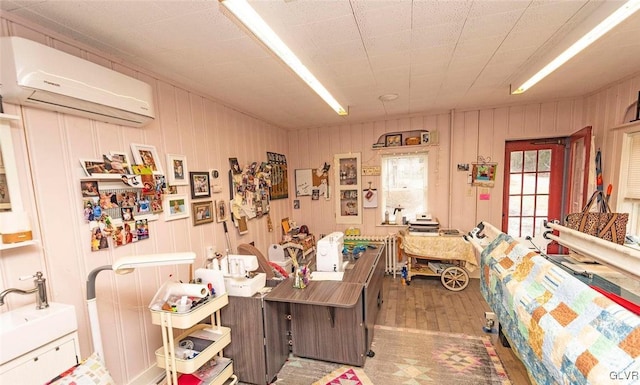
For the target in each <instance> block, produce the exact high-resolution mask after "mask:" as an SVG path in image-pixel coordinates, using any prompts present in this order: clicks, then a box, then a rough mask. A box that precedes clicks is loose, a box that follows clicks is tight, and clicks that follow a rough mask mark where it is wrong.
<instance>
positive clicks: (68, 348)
mask: <svg viewBox="0 0 640 385" xmlns="http://www.w3.org/2000/svg"><path fill="white" fill-rule="evenodd" d="M79 355H80V347H79V345H78V333H76V332H73V333H70V334H67V335H66V336H64V337H60V338H58V339H57V340H54V341H52V342H50V343H48V344H46V345H44V346H41V347H39V348H38V349H35V350H33V351H31V352H29V353H27V354H25V355H22V356H20V357H18V358H16V359H14V360H11V361H9V362H7V363H5V364H3V365H1V366H0V384H26V383H27V382H28V383H31V384H44V383H46V382H48V381H49V380H51V379H53V378H54V377H55V376H57V375H59V374H60V373H62V372H64V371H65V370H67V369H69V368H71V367H72V366H74V365H76V364H77V363H78V357H79Z"/></svg>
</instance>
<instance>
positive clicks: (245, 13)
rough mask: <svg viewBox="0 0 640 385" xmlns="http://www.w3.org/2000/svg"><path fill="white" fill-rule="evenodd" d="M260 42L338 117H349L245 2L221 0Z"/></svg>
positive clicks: (240, 0) (243, 0)
mask: <svg viewBox="0 0 640 385" xmlns="http://www.w3.org/2000/svg"><path fill="white" fill-rule="evenodd" d="M219 1H220V3H221V4H222V5H224V6H225V7H226V8H227V9H228V10H229V11H231V13H233V15H234V16H235V17H236V18H237V19H238V20H240V22H242V24H244V26H245V27H247V28H248V29H249V30H250V31H251V32H252V33H253V34H254V35H255V36H256V37H257V38H258V39H259V40H260V41H262V42H263V43H264V44H265V45H266V46H267V47H268V48H269V49H270V50H271V51H272V52H273V53H274V54H276V55H277V56H278V57H279V58H280V59H281V60H282V61H283V62H284V63H285V64H286V65H287V66H289V68H291V69H292V70H293V72H295V73H296V75H298V76H299V77H300V79H302V80H303V81H304V82H305V83H307V85H309V87H311V89H312V90H314V91H315V92H316V93H317V94H318V95H319V96H320V97H321V98H322V99H323V100H324V101H325V102H326V103H327V104H328V105H329V106H331V108H332V109H333V110H334V111H335V112H336V113H338V115H348V112H347V110H345V109H344V108H343V107H342V106H341V105H340V103H338V101H337V100H336V99H335V98H334V97H333V96H332V95H331V94H330V93H329V91H327V89H326V88H324V86H323V85H322V84H321V83H320V81H318V79H316V77H315V76H313V74H312V73H311V71H309V70H308V69H307V67H306V66H305V65H304V64H302V62H301V61H300V59H298V57H297V56H296V55H295V54H294V53H293V52H292V51H291V49H289V47H287V45H286V44H284V42H283V41H282V40H281V39H280V37H279V36H278V35H277V34H276V33H275V32H273V30H272V29H271V27H269V25H267V23H265V21H264V20H263V19H262V18H261V17H260V15H258V13H257V12H256V11H255V10H254V9H253V8H252V7H251V6H250V5H249V3H247V2H246V1H245V0H219Z"/></svg>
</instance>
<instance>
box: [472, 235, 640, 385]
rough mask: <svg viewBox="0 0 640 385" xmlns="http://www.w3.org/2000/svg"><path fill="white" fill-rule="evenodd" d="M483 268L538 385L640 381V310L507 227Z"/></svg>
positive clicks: (487, 289) (486, 290)
mask: <svg viewBox="0 0 640 385" xmlns="http://www.w3.org/2000/svg"><path fill="white" fill-rule="evenodd" d="M480 267H481V274H480V275H481V284H480V288H481V292H482V295H483V297H484V298H485V300H486V301H487V303H488V304H489V306H490V307H491V309H492V310H493V311H494V312H495V313H496V315H497V317H498V320H499V322H500V324H501V326H502V330H503V332H504V333H505V335H506V336H507V337H508V338H509V341H510V343H511V347H512V349H514V350H515V353H516V354H517V355H518V356H519V357H520V359H521V360H522V362H523V364H524V365H525V367H526V368H527V371H528V372H529V376H530V378H531V379H532V380H533V381H535V382H536V383H537V384H539V385H542V384H562V385H564V384H572V385H573V384H575V385H580V384H613V383H615V384H625V385H638V384H640V317H638V316H637V315H635V314H633V313H631V312H630V311H628V310H626V309H624V308H623V307H621V306H620V305H618V304H616V303H615V302H613V301H611V300H610V299H608V298H606V297H605V296H603V295H602V294H600V293H598V292H597V291H595V290H593V289H591V288H590V287H589V286H587V285H586V284H584V283H583V282H581V281H580V280H579V279H577V278H575V277H573V276H572V275H570V274H569V273H567V272H566V271H565V270H563V269H562V268H561V267H559V266H557V265H555V264H553V263H552V262H550V261H548V260H547V259H545V258H544V257H542V256H539V255H538V254H536V253H535V252H532V251H531V250H529V249H528V248H527V247H525V246H524V245H521V244H519V243H518V242H517V241H515V240H514V239H513V238H511V237H510V236H508V235H506V234H500V235H498V236H497V237H496V238H495V239H494V240H493V241H492V242H491V243H490V244H489V245H488V246H487V247H486V248H485V249H484V250H483V252H482V254H481V257H480Z"/></svg>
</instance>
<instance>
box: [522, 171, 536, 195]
mask: <svg viewBox="0 0 640 385" xmlns="http://www.w3.org/2000/svg"><path fill="white" fill-rule="evenodd" d="M522 193H523V194H535V193H536V174H524V183H522Z"/></svg>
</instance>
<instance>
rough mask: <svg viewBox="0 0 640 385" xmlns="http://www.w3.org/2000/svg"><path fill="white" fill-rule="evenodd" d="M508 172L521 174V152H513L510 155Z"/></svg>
mask: <svg viewBox="0 0 640 385" xmlns="http://www.w3.org/2000/svg"><path fill="white" fill-rule="evenodd" d="M509 167H510V168H509V170H510V172H512V173H514V172H522V151H514V152H512V153H511V164H510V165H509Z"/></svg>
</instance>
